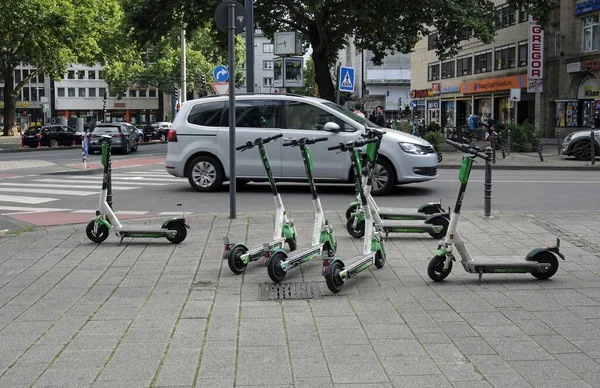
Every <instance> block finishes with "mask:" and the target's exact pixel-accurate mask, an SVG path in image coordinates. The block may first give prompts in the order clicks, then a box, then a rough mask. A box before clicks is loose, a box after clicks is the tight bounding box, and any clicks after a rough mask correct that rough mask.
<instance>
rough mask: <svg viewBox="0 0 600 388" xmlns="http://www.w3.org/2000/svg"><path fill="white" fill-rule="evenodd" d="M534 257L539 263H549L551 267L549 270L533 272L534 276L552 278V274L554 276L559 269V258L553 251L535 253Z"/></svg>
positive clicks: (544, 278) (543, 278)
mask: <svg viewBox="0 0 600 388" xmlns="http://www.w3.org/2000/svg"><path fill="white" fill-rule="evenodd" d="M534 259H535V261H537V262H538V263H549V264H550V269H549V270H548V272H543V273H537V272H532V273H531V274H532V275H533V277H535V278H538V279H542V280H546V279H550V278H551V277H552V276H554V274H555V273H556V271H558V259H557V258H556V256H554V254H553V253H550V252H540V253H538V254H537V255H535V257H534Z"/></svg>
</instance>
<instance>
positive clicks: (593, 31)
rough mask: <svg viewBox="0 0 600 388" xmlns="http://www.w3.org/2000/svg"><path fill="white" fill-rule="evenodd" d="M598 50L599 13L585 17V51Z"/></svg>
mask: <svg viewBox="0 0 600 388" xmlns="http://www.w3.org/2000/svg"><path fill="white" fill-rule="evenodd" d="M596 50H598V15H596V16H590V17H587V18H585V19H583V52H588V51H596Z"/></svg>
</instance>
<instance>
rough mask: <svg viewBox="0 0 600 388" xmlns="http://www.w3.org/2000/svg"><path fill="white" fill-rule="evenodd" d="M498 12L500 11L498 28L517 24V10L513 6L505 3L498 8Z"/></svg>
mask: <svg viewBox="0 0 600 388" xmlns="http://www.w3.org/2000/svg"><path fill="white" fill-rule="evenodd" d="M496 12H498V22H499V23H500V24H499V25H498V28H504V27H508V26H512V25H514V24H516V22H517V11H516V10H515V9H514V8H513V7H510V6H509V5H508V4H505V5H503V6H501V7H498V8H496Z"/></svg>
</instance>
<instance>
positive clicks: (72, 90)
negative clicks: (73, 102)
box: [67, 88, 75, 97]
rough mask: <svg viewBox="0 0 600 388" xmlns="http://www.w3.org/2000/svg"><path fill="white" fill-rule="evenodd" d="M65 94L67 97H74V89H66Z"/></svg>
mask: <svg viewBox="0 0 600 388" xmlns="http://www.w3.org/2000/svg"><path fill="white" fill-rule="evenodd" d="M67 93H68V94H67V95H68V97H75V88H68V89H67Z"/></svg>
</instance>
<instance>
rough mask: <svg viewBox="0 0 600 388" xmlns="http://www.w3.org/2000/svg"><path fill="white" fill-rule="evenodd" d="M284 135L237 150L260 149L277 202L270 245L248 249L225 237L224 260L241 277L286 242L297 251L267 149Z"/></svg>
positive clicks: (252, 142) (293, 233) (255, 142)
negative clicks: (266, 253) (249, 265)
mask: <svg viewBox="0 0 600 388" xmlns="http://www.w3.org/2000/svg"><path fill="white" fill-rule="evenodd" d="M282 136H283V135H282V134H278V135H275V136H271V137H264V138H260V137H259V138H258V139H256V140H254V141H249V142H247V143H246V144H244V145H241V146H239V147H237V148H236V150H237V151H241V152H244V151H247V150H250V149H252V148H254V147H258V152H259V154H260V159H261V160H262V163H263V166H264V168H265V171H266V172H267V177H268V179H269V183H270V184H271V191H272V192H273V200H274V201H275V207H276V213H275V230H274V231H273V239H272V240H271V241H269V242H268V243H265V244H261V245H260V246H259V247H256V248H252V249H248V247H247V246H246V245H245V244H244V243H237V244H233V243H230V242H229V238H228V237H224V238H223V241H224V242H225V249H224V251H223V259H224V260H227V263H228V264H229V269H231V272H233V273H234V274H236V275H239V274H241V273H243V272H244V271H246V268H247V267H248V263H249V262H251V261H256V260H258V259H260V258H261V257H263V256H264V255H265V252H271V251H274V250H276V249H280V248H282V247H283V243H284V242H286V243H287V244H288V247H289V248H290V251H293V250H295V249H296V229H295V227H294V221H292V219H291V218H289V217H288V216H287V214H286V212H285V208H284V207H283V201H282V200H281V195H280V194H279V192H278V191H277V185H276V184H275V179H274V178H273V172H272V170H271V163H270V162H269V155H268V154H267V150H266V149H265V144H267V143H269V142H271V141H273V140H275V139H278V138H280V137H282Z"/></svg>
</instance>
